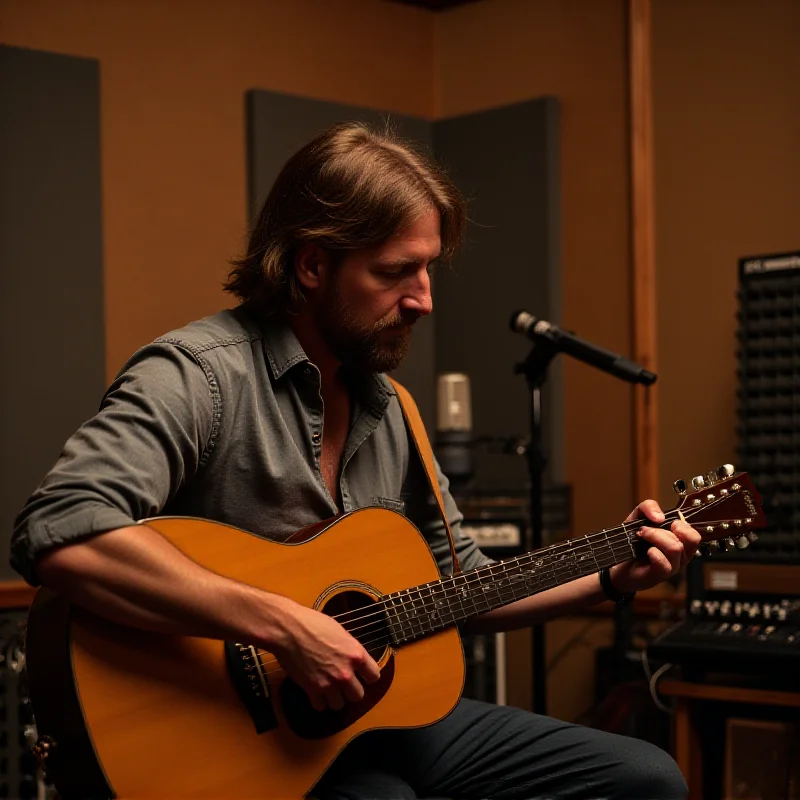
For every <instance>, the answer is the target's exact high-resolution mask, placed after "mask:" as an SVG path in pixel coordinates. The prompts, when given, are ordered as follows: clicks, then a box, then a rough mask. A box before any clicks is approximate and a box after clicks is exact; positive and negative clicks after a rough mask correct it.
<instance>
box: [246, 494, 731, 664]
mask: <svg viewBox="0 0 800 800" xmlns="http://www.w3.org/2000/svg"><path fill="white" fill-rule="evenodd" d="M724 499H726V498H721V500H724ZM712 502H713V503H714V504H716V503H718V502H720V501H719V500H715V501H712ZM711 505H712V503H707V504H706V505H705V506H703V507H702V508H698V509H694V510H691V509H689V510H687V512H686V513H685V514H684V516H694V515H695V514H697V513H698V512H700V511H707V510H708V509H709V507H710V506H711ZM673 513H674V514H675V516H672V517H670V516H669V515H670V514H673ZM665 517H666V519H665V520H664V522H663V523H661V526H663V525H666V524H667V523H669V522H676V521H677V520H679V519H680V516H679V514H678V510H677V509H673V510H671V511H668V512H666V514H665ZM643 522H651V520H644V519H642V518H637V519H635V520H629V521H626V522H623V523H622V525H621V526H619V527H617V528H609V529H608V530H606V531H596V532H594V533H589V534H586V536H584V537H580V539H573V540H568V542H557V543H555V544H553V545H548V546H547V547H544V548H541V549H539V550H535V551H532V552H530V553H524V554H522V555H521V556H518V557H515V558H513V559H509V560H507V561H506V560H504V561H500V562H496V563H494V564H486V565H484V566H482V567H478V568H477V569H475V570H470V571H469V572H468V573H466V575H461V576H447V577H445V578H442V579H440V580H436V581H432V582H431V583H432V584H434V585H438V586H440V587H441V588H440V589H433V590H432V591H431V593H430V594H428V595H426V596H425V597H424V598H423V597H422V595H421V594H420V596H419V598H418V599H424V600H425V601H429V600H434V601H435V600H436V599H437V598H438V597H439V596H441V595H442V594H444V595H446V594H447V593H448V591H449V590H452V589H454V588H455V589H462V588H470V587H474V586H475V584H478V585H483V579H484V577H488V578H490V579H492V578H494V579H496V578H497V577H500V579H501V580H502V575H501V576H492V575H491V571H492V570H493V569H497V568H498V567H502V566H510V565H512V563H514V562H516V563H515V564H514V565H515V566H519V567H524V566H529V565H530V564H531V563H532V562H534V561H538V560H544V559H547V558H551V557H552V555H554V554H557V553H558V552H559V551H560V552H562V553H563V554H565V555H566V554H571V555H575V554H577V555H580V554H581V551H585V550H586V549H589V550H591V549H592V544H591V543H590V542H586V541H584V542H582V543H580V544H578V545H577V546H573V545H572V544H570V543H569V542H580V541H581V539H589V538H593V537H605V539H606V541H605V542H604V543H603V544H604V545H607V546H609V547H610V549H611V550H612V552H613V551H614V548H615V547H620V546H624V545H628V546H630V544H631V540H630V536H629V534H630V532H631V531H630V530H629V527H630V528H631V529H637V528H642V527H647V526H646V525H643V524H642V523H643ZM659 527H660V526H659ZM620 528H622V529H623V530H622V533H620V532H619V531H620ZM615 531H616V533H615ZM608 534H612V536H611V537H609V536H608ZM614 555H615V556H616V553H615V554H614ZM626 555H627V553H626ZM583 557H584V558H585V555H584V556H583ZM612 563H615V562H612ZM570 569H571V565H567V566H566V567H565V570H566V571H569V570H570ZM565 570H562V571H561V574H562V575H563V574H564V571H565ZM482 571H488V572H489V575H488V576H485V575H479V574H478V573H479V572H482ZM470 575H472V576H473V577H469V576H470ZM459 578H460V579H462V583H458V580H459ZM464 579H466V580H464ZM429 585H430V584H424V585H421V586H418V587H411V588H409V589H407V590H403V591H407V592H414V591H416V592H417V594H419V593H420V590H422V589H425V588H427V587H428V586H429ZM393 594H394V593H393ZM398 599H401V600H402V599H403V598H398ZM454 599H455V598H454ZM389 602H390V601H389V600H387V599H382V600H379V601H377V602H376V603H373V604H372V605H371V606H370V607H369V613H367V614H364V615H363V616H360V617H358V616H357V617H354V618H352V619H346V617H348V615H350V614H359V613H361V612H362V611H363V610H364V609H363V608H359V609H351V610H350V611H346V612H343V613H341V614H337V615H333V616H332V619H335V620H336V621H337V622H340V623H341V622H342V620H344V623H347V624H352V623H355V622H362V621H364V620H367V619H370V618H376V619H383V616H384V614H383V611H384V610H385V609H386V606H387V603H389ZM370 624H371V623H370ZM363 627H368V626H363ZM358 630H361V628H351V629H348V632H349V633H351V634H352V633H355V632H357V631H358ZM261 652H262V653H264V652H268V651H261Z"/></svg>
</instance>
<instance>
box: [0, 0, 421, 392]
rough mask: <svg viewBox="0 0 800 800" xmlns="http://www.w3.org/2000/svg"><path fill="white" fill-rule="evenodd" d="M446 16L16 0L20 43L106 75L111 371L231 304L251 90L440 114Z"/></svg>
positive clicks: (14, 23)
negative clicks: (438, 65) (438, 30)
mask: <svg viewBox="0 0 800 800" xmlns="http://www.w3.org/2000/svg"><path fill="white" fill-rule="evenodd" d="M433 36H434V23H433V16H432V15H431V14H429V13H428V12H425V11H421V10H417V9H414V8H410V7H407V6H402V5H398V4H395V3H382V2H374V0H337V2H335V3H331V2H328V1H327V0H298V1H297V2H291V3H286V2H281V0H263V1H259V0H231V1H230V2H224V3H223V2H215V1H214V0H191V2H190V1H189V0H170V2H166V3H164V2H159V1H158V0H143V2H125V0H119V1H117V0H115V2H104V0H83V2H80V1H79V2H70V3H62V2H59V0H3V2H2V3H0V37H2V40H3V41H4V42H5V43H6V44H13V45H17V46H22V47H31V48H36V49H40V50H51V51H55V52H58V53H67V54H71V55H80V56H89V57H92V58H97V59H99V61H100V64H101V96H100V103H101V134H102V170H103V213H104V233H105V242H104V261H105V281H106V285H105V292H106V314H107V323H106V326H107V333H106V335H107V366H108V374H109V377H111V376H112V375H113V374H114V373H115V372H116V370H117V369H118V368H119V367H120V366H121V364H122V363H123V362H124V360H125V359H126V358H127V357H128V355H130V353H131V352H133V351H134V350H135V349H136V348H137V347H139V346H140V345H141V344H143V343H145V342H147V341H149V340H151V339H152V338H154V337H155V336H157V335H159V334H160V333H163V332H165V331H167V330H169V329H171V328H173V327H176V326H178V325H181V324H183V323H184V322H188V321H189V320H191V319H194V318H195V317H197V316H202V315H204V314H208V313H212V312H214V311H216V310H218V309H219V308H220V307H221V306H223V305H228V304H229V302H230V301H229V299H228V298H227V297H226V296H225V295H224V294H223V293H222V291H221V289H220V284H221V282H222V280H223V278H224V276H225V274H226V263H227V260H228V259H229V258H230V257H231V256H232V255H233V254H236V253H238V252H239V251H240V250H241V248H242V244H243V241H244V233H245V230H246V227H247V219H246V192H245V187H246V185H247V182H246V175H245V133H244V92H245V91H246V90H247V89H252V88H256V87H258V88H268V89H274V90H276V91H283V92H290V93H295V94H300V95H305V96H308V97H318V98H322V99H330V100H338V101H341V102H346V103H353V104H355V105H364V106H374V107H378V108H387V109H389V110H392V111H402V112H406V113H409V114H416V115H419V116H423V117H430V116H432V114H433V110H434V109H433V82H432V80H431V75H432V71H433Z"/></svg>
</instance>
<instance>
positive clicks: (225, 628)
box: [36, 526, 293, 648]
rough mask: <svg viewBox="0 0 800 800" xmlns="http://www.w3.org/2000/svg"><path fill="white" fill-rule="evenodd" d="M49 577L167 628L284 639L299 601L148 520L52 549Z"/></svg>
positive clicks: (90, 602) (128, 619)
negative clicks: (207, 563)
mask: <svg viewBox="0 0 800 800" xmlns="http://www.w3.org/2000/svg"><path fill="white" fill-rule="evenodd" d="M36 568H37V573H38V575H39V578H40V579H41V581H42V583H44V584H45V585H47V586H50V587H51V588H53V589H55V590H56V591H58V592H59V593H61V594H63V595H64V596H65V597H67V598H68V599H69V600H71V601H73V602H75V603H77V604H78V605H81V606H83V607H84V608H87V609H88V610H90V611H92V612H94V613H96V614H98V615H100V616H103V617H105V618H107V619H110V620H112V621H114V622H119V623H122V624H124V625H130V626H132V627H136V628H143V629H145V630H152V631H157V632H159V633H170V634H180V635H184V636H202V637H206V638H215V639H233V640H236V641H245V642H251V643H253V644H258V645H259V646H262V647H267V648H270V647H274V646H276V645H279V644H281V643H282V642H283V639H284V638H285V632H286V622H287V613H286V612H287V611H288V610H289V607H290V606H291V605H293V604H292V601H290V600H287V599H286V598H283V597H280V596H279V595H274V594H270V593H268V592H264V591H261V590H259V589H256V588H254V587H252V586H247V585H245V584H242V583H238V582H237V581H233V580H230V579H229V578H225V577H223V576H221V575H217V574H215V573H213V572H210V571H209V570H207V569H205V568H204V567H201V566H200V565H199V564H196V563H195V562H193V561H192V560H190V559H189V558H187V557H186V556H184V555H183V553H181V552H180V550H178V549H177V548H176V547H175V546H174V545H172V544H171V543H170V542H169V541H167V540H166V539H165V538H164V537H163V536H161V535H160V534H159V533H157V532H156V531H154V530H152V529H151V528H147V527H145V526H134V527H130V528H120V529H118V530H115V531H109V532H108V533H103V534H99V535H98V536H95V537H93V538H92V539H89V540H87V541H85V542H80V543H77V544H73V545H67V546H66V547H63V548H59V549H57V550H53V551H50V552H48V553H46V554H45V555H44V556H43V557H42V558H41V559H40V560H39V561H38V562H37V567H36Z"/></svg>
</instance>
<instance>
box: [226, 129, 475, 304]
mask: <svg viewBox="0 0 800 800" xmlns="http://www.w3.org/2000/svg"><path fill="white" fill-rule="evenodd" d="M431 207H433V208H436V209H437V210H438V212H439V215H440V219H441V237H442V253H441V259H442V261H444V262H446V261H448V260H449V259H450V258H451V257H452V256H453V254H454V253H455V251H456V250H457V249H458V247H459V246H460V244H461V241H462V239H463V236H464V228H465V224H466V207H465V204H464V200H463V198H462V197H461V194H460V192H459V191H458V189H457V188H456V186H455V185H454V184H453V182H452V181H451V180H450V179H449V178H448V177H447V176H446V175H445V174H444V172H443V171H442V170H441V169H440V168H439V167H438V166H437V165H436V164H435V163H434V162H433V161H431V160H430V159H429V158H426V157H425V156H424V155H422V154H421V153H420V152H419V151H417V150H416V149H415V148H414V147H412V146H411V145H410V144H408V143H406V142H404V141H403V140H401V139H400V138H398V137H397V136H396V134H395V133H393V132H392V131H391V129H389V127H388V126H387V129H386V130H384V131H380V132H378V131H375V130H373V129H371V128H369V127H368V126H367V125H365V124H363V123H361V122H348V123H343V124H340V125H336V126H334V127H332V128H329V129H328V130H326V131H325V132H323V133H321V134H320V135H319V136H317V137H316V138H315V139H313V140H312V141H311V142H309V143H308V144H307V145H306V146H305V147H303V148H302V149H301V150H299V151H298V152H297V153H295V155H293V156H292V157H291V158H290V159H289V160H288V161H287V162H286V164H285V165H284V167H283V169H282V170H281V172H280V174H279V175H278V178H277V179H276V181H275V184H274V185H273V187H272V190H271V191H270V193H269V195H268V197H267V199H266V201H265V202H264V205H263V206H262V208H261V212H260V213H259V215H258V217H257V219H256V221H255V225H254V226H253V229H252V232H251V234H250V240H249V243H248V247H247V253H246V255H245V256H244V257H243V258H240V259H236V260H234V261H232V262H231V263H232V264H233V269H232V270H231V272H230V274H229V276H228V280H227V281H226V283H225V290H226V291H228V292H231V293H232V294H234V295H236V296H237V297H238V298H239V299H240V300H241V301H242V302H243V303H246V304H247V305H249V306H251V307H252V308H254V310H257V311H259V312H260V313H266V314H275V313H282V312H289V311H292V310H295V309H296V308H297V307H298V305H299V304H300V303H302V302H303V294H302V291H301V287H300V284H299V282H298V280H297V276H296V274H295V270H294V264H293V259H294V254H295V252H296V251H297V248H298V247H299V246H301V245H302V244H304V243H306V242H311V241H314V242H317V243H318V244H320V245H321V246H322V247H324V248H326V249H327V250H330V251H331V252H332V253H333V254H334V256H338V255H339V254H343V253H344V252H345V251H348V250H357V249H361V248H364V247H370V246H373V245H377V244H381V243H382V242H384V241H385V240H386V239H388V238H389V237H390V236H391V235H392V234H393V233H395V232H396V231H398V230H400V229H401V228H403V227H405V226H406V225H409V224H410V223H412V222H413V221H414V220H416V219H417V218H418V217H419V216H421V215H422V214H423V213H425V211H427V210H428V209H429V208H431Z"/></svg>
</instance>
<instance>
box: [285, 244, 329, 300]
mask: <svg viewBox="0 0 800 800" xmlns="http://www.w3.org/2000/svg"><path fill="white" fill-rule="evenodd" d="M330 263H331V256H330V253H329V252H328V251H327V250H325V248H324V247H320V245H318V244H316V243H315V242H306V243H305V244H303V245H301V246H300V247H299V248H298V250H297V252H296V253H295V256H294V268H295V272H296V273H297V279H298V280H299V281H300V284H301V286H303V287H304V288H305V289H318V288H319V286H320V283H321V282H322V281H323V280H324V277H325V273H326V271H327V269H328V267H329V265H330Z"/></svg>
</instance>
